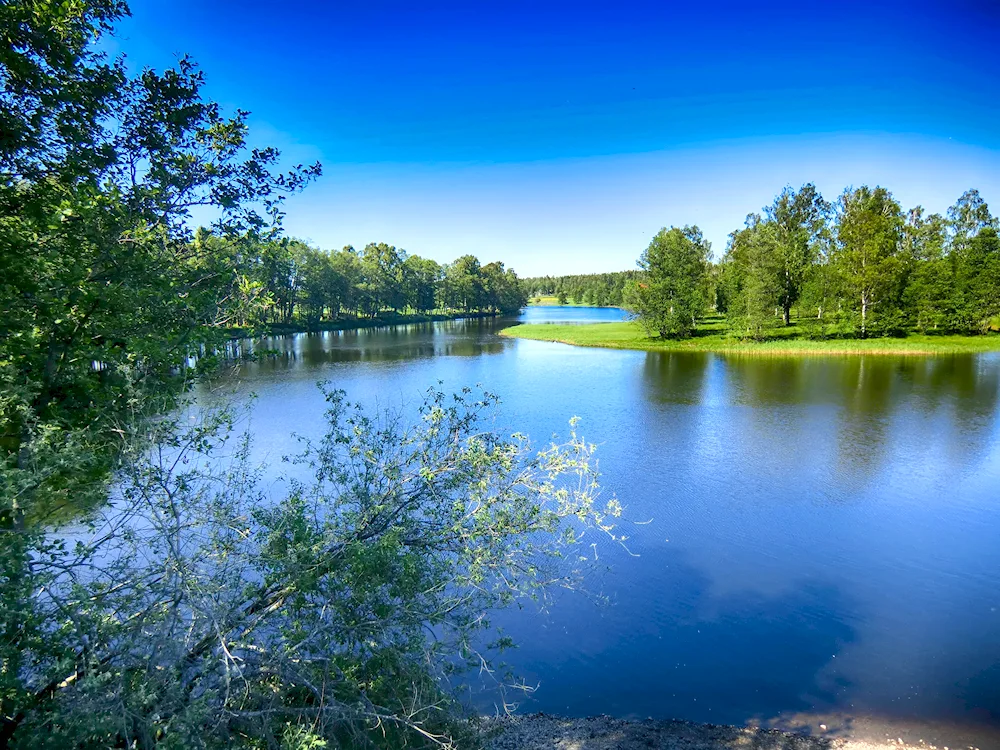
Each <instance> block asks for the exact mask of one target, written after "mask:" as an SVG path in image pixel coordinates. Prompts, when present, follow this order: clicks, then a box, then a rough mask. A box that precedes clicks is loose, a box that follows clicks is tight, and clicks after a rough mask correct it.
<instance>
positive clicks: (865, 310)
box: [861, 291, 868, 338]
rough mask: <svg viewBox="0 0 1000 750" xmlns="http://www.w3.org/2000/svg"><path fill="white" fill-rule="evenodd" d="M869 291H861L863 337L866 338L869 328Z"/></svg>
mask: <svg viewBox="0 0 1000 750" xmlns="http://www.w3.org/2000/svg"><path fill="white" fill-rule="evenodd" d="M867 324H868V292H867V291H864V292H861V338H865V336H866V334H867V332H868V328H867Z"/></svg>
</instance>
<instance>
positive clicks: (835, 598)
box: [235, 308, 1000, 736]
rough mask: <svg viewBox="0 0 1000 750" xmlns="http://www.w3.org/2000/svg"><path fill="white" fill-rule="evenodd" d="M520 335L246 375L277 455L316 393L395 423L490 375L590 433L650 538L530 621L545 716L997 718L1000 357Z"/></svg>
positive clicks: (354, 345)
mask: <svg viewBox="0 0 1000 750" xmlns="http://www.w3.org/2000/svg"><path fill="white" fill-rule="evenodd" d="M620 315H621V313H620V312H619V311H615V310H607V309H601V310H594V309H590V310H587V309H582V308H541V309H538V308H536V309H529V310H528V311H527V312H526V314H525V315H524V319H525V320H550V321H555V320H569V321H576V322H581V321H583V320H586V319H600V320H608V319H617V318H619V317H620ZM511 323H512V321H505V322H501V321H469V322H450V323H440V324H433V325H425V326H415V327H400V328H396V329H391V330H378V331H358V332H333V333H327V334H309V335H306V334H303V335H298V336H291V337H285V338H277V339H271V340H270V341H268V343H267V346H268V347H269V348H273V349H278V350H280V351H281V352H282V353H283V354H282V355H281V356H279V357H278V358H276V359H274V360H268V361H264V362H260V363H256V364H252V365H247V366H245V367H243V368H241V369H240V370H239V371H238V372H237V373H236V374H235V377H236V378H237V381H236V382H237V383H238V388H239V389H240V390H241V391H253V392H255V393H256V394H258V396H259V398H258V401H257V404H256V406H255V408H254V411H253V417H252V426H253V429H254V430H255V432H256V433H257V435H258V451H259V452H260V453H261V454H262V455H264V454H266V455H268V456H270V457H272V458H277V457H280V456H281V455H282V454H285V453H292V452H295V450H296V444H295V442H294V440H293V439H292V438H291V433H292V432H298V433H301V434H306V435H309V434H317V433H318V431H319V430H320V429H321V415H322V410H323V404H322V398H321V396H320V394H319V392H318V391H317V389H316V386H315V383H316V381H317V380H320V379H329V380H331V381H332V382H333V383H334V384H336V385H337V386H338V387H341V388H344V389H346V390H347V392H348V394H349V395H350V396H351V397H352V398H354V399H356V400H361V401H365V402H368V403H380V404H382V405H389V406H398V405H400V404H415V403H416V402H417V401H418V400H419V397H420V394H421V392H422V391H424V390H425V389H426V388H427V387H429V386H431V385H433V384H435V383H436V382H437V381H438V380H443V381H444V387H446V388H451V389H457V388H460V387H461V386H464V385H474V384H477V383H481V384H483V385H484V386H485V387H487V388H488V389H489V390H491V391H494V392H496V393H499V394H500V395H501V397H502V398H503V402H504V407H503V417H504V419H506V420H507V421H508V422H509V423H510V426H511V427H512V428H515V427H516V428H517V429H520V430H523V431H525V432H528V433H529V434H531V435H532V436H533V437H535V438H536V440H542V441H544V440H546V439H548V438H549V437H550V436H551V435H552V433H554V432H560V433H563V434H565V431H566V430H565V427H566V421H567V420H568V418H569V417H571V416H573V415H579V416H580V417H582V418H583V422H582V426H581V429H582V432H583V433H584V434H585V435H586V437H587V439H588V440H591V441H594V442H597V443H598V444H599V445H600V448H599V451H598V456H599V458H600V461H601V469H602V472H603V474H604V476H603V484H604V486H605V487H606V488H607V490H608V491H614V492H615V493H616V494H617V495H618V496H619V498H620V499H621V500H622V502H623V503H624V505H625V506H626V507H627V515H628V517H629V519H630V520H632V521H642V522H645V521H649V520H651V521H652V522H651V523H648V524H644V525H634V526H631V527H629V528H628V530H627V533H628V534H629V536H630V537H631V539H630V542H629V544H630V548H631V550H632V551H633V552H635V553H637V554H639V557H630V556H628V555H627V554H625V553H624V552H623V551H622V550H621V549H619V548H617V547H616V546H615V545H613V544H607V543H603V544H599V545H598V546H597V547H596V548H594V549H590V550H587V552H588V554H590V555H597V556H598V558H599V561H600V562H601V563H602V564H603V563H607V565H608V570H607V572H605V573H602V574H600V575H596V574H595V576H594V580H593V581H592V582H591V583H592V586H593V588H595V589H600V590H601V591H602V592H604V593H605V594H607V595H608V596H609V597H610V599H611V604H610V605H608V606H597V605H595V604H593V603H592V602H591V601H590V600H588V599H586V598H585V597H583V596H579V595H560V596H559V597H558V598H557V599H556V601H555V602H554V604H553V606H552V607H551V609H550V610H549V611H548V612H547V613H539V614H537V615H536V614H530V615H525V614H521V615H520V616H518V617H517V618H511V620H510V622H509V623H508V624H507V627H508V628H509V629H510V630H511V631H513V635H514V636H515V637H516V638H517V640H518V641H519V642H520V643H521V644H522V645H521V647H520V648H519V649H518V650H517V651H516V652H515V653H513V654H512V655H511V656H510V657H509V658H508V661H509V662H511V663H513V664H514V665H515V666H516V667H517V668H518V669H519V670H520V672H521V673H522V674H523V675H524V676H525V677H526V678H527V681H528V682H530V683H536V682H537V683H538V684H539V689H538V690H537V692H536V693H535V694H534V696H533V697H532V698H531V699H530V700H528V701H527V702H526V703H525V704H524V705H523V710H543V711H552V712H558V713H564V714H574V715H584V714H594V713H609V714H616V715H620V716H641V717H646V716H654V717H672V718H685V719H691V720H696V721H713V722H726V723H742V722H745V721H748V720H752V719H759V720H769V719H773V718H774V717H779V716H792V715H795V714H799V713H807V714H814V713H823V712H829V711H843V712H847V713H850V714H855V715H859V716H866V715H871V716H876V717H887V718H890V719H891V718H899V719H906V718H907V717H913V716H919V717H923V718H929V719H938V720H942V721H955V722H959V723H962V724H971V723H974V724H988V725H1000V637H998V636H1000V492H998V488H1000V425H998V394H1000V358H997V357H995V356H992V355H990V356H979V357H975V356H962V357H944V358H933V359H931V358H908V359H905V358H898V359H897V358H888V357H886V358H875V357H864V358H862V357H839V358H803V359H750V358H739V357H726V356H717V355H692V354H683V355H682V354H654V353H644V352H627V351H611V350H600V349H583V348H574V347H569V346H564V345H560V344H548V343H542V342H534V341H516V340H512V339H504V338H501V337H499V336H498V335H497V331H498V330H499V329H500V328H502V327H504V326H505V325H510V324H511ZM893 736H895V735H893Z"/></svg>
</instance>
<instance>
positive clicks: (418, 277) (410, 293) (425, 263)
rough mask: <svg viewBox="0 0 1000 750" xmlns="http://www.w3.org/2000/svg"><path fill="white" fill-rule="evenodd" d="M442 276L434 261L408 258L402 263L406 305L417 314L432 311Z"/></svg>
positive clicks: (416, 257)
mask: <svg viewBox="0 0 1000 750" xmlns="http://www.w3.org/2000/svg"><path fill="white" fill-rule="evenodd" d="M443 276H444V271H443V270H442V268H441V265H440V264H439V263H437V262H436V261H433V260H430V259H429V258H421V257H420V256H419V255H411V256H409V257H408V258H407V259H406V260H405V261H404V262H403V278H404V284H405V287H406V303H407V304H408V305H409V306H410V307H411V308H413V309H414V310H416V311H417V312H428V311H430V310H434V309H435V308H436V307H437V298H438V292H439V288H440V286H441V279H442V278H443Z"/></svg>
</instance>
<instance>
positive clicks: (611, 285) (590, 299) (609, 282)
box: [522, 271, 637, 307]
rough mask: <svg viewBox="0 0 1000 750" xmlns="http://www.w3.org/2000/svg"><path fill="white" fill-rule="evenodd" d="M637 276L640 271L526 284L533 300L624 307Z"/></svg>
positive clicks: (545, 278) (542, 279)
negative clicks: (536, 298)
mask: <svg viewBox="0 0 1000 750" xmlns="http://www.w3.org/2000/svg"><path fill="white" fill-rule="evenodd" d="M636 276H637V272H636V271H621V272H618V273H594V274H583V275H575V276H539V277H535V278H529V279H524V281H523V282H522V284H523V287H524V290H525V293H526V294H527V295H528V296H529V297H556V298H557V299H559V300H561V301H560V303H559V304H562V305H565V304H567V303H568V302H569V300H570V299H572V300H573V302H574V303H575V304H578V305H593V306H596V307H621V306H622V305H623V304H624V300H625V287H626V285H627V284H628V282H629V281H630V280H631V279H634V278H635V277H636Z"/></svg>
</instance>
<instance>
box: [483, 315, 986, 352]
mask: <svg viewBox="0 0 1000 750" xmlns="http://www.w3.org/2000/svg"><path fill="white" fill-rule="evenodd" d="M501 335H503V336H510V337H512V338H519V339H531V340H534V341H555V342H559V343H562V344H572V345H574V346H595V347H601V348H605V349H640V350H643V351H654V352H659V351H671V352H721V353H731V354H751V355H764V356H785V355H795V356H800V355H851V354H885V355H924V356H926V355H934V354H974V353H977V352H988V351H1000V335H994V334H991V335H985V336H926V335H918V334H913V335H910V336H907V337H905V338H885V339H822V340H817V339H808V338H803V331H802V329H801V328H799V327H798V326H795V325H792V326H789V327H788V328H785V329H781V330H780V331H778V332H777V333H776V334H775V335H774V337H773V338H771V339H769V340H767V341H740V340H739V339H736V338H733V337H731V336H729V335H727V334H726V332H725V327H724V324H723V322H722V321H721V320H720V319H715V320H712V321H709V322H707V323H706V324H704V325H701V326H699V327H698V331H697V333H696V334H695V336H693V337H691V338H689V339H683V340H679V341H673V340H665V339H660V338H654V337H650V336H647V335H646V332H645V331H643V330H642V328H641V327H640V326H639V324H638V323H635V322H624V323H588V324H584V325H560V324H555V323H530V324H523V325H519V326H514V327H513V328H507V329H505V330H503V331H502V332H501Z"/></svg>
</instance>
